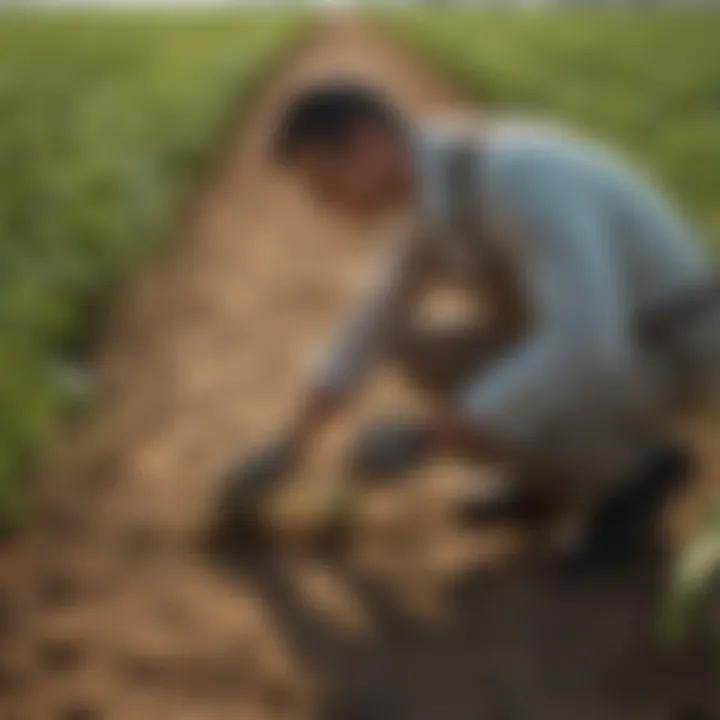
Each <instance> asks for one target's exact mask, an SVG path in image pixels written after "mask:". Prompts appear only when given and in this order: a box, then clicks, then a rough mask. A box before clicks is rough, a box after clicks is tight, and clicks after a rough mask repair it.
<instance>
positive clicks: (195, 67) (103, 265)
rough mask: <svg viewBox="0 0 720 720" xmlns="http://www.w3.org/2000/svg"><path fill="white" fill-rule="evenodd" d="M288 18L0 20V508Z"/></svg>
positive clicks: (293, 25) (6, 511) (282, 39)
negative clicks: (110, 300)
mask: <svg viewBox="0 0 720 720" xmlns="http://www.w3.org/2000/svg"><path fill="white" fill-rule="evenodd" d="M301 25H302V23H301V22H300V20H299V18H297V17H294V16H291V15H287V14H284V15H274V14H273V15H264V16H259V15H248V14H247V13H245V14H225V15H214V16H213V15H200V14H199V13H193V12H188V13H187V14H184V15H183V14H180V15H177V14H176V15H173V16H169V15H160V14H155V15H154V14H148V13H145V14H142V15H134V16H133V15H128V14H120V13H117V14H111V13H109V12H108V13H104V14H101V15H88V14H87V13H82V12H71V13H57V14H54V13H52V12H47V13H39V14H22V13H20V14H18V13H17V12H16V13H14V14H10V13H9V12H7V13H5V14H2V15H0V118H2V121H1V122H0V168H1V169H2V172H1V173H0V510H1V511H2V513H0V514H3V515H4V516H5V518H7V517H12V516H13V515H14V514H15V510H14V502H15V501H14V498H15V485H16V482H17V476H18V473H19V472H20V471H21V470H22V469H23V467H24V466H25V465H26V464H27V462H28V461H29V460H30V459H31V457H32V456H33V453H34V452H35V450H37V448H38V446H39V444H40V443H41V442H42V440H43V439H44V438H45V437H47V435H48V433H49V431H50V429H51V427H52V425H53V422H54V420H55V418H57V416H58V411H59V410H60V409H61V407H62V405H63V402H64V399H65V400H67V398H68V397H69V396H71V395H72V394H73V392H72V391H73V388H75V389H77V387H78V383H77V382H75V381H74V378H76V375H75V374H73V373H72V372H70V370H71V369H72V367H73V361H74V359H76V358H77V356H78V354H80V353H81V352H82V351H83V349H84V346H85V344H86V341H87V337H88V334H89V333H90V332H91V330H92V328H93V325H94V324H97V322H98V321H99V320H100V319H101V313H102V309H103V308H104V300H105V298H106V297H107V296H108V293H109V291H110V290H111V289H112V288H113V286H115V285H116V284H117V281H118V280H120V279H121V278H122V277H123V276H124V275H125V274H126V273H127V271H128V269H129V268H131V267H132V266H133V265H135V264H136V263H137V262H138V261H139V260H140V259H141V258H142V257H143V256H146V255H147V254H148V253H149V252H151V251H152V248H153V247H157V245H158V240H159V239H160V238H161V237H162V236H163V235H164V234H165V231H166V230H167V229H168V225H169V222H170V219H171V217H172V215H173V209H174V208H176V207H177V204H178V201H179V199H180V198H181V197H182V196H183V193H184V192H185V191H186V189H187V186H188V183H189V181H190V179H192V178H193V177H194V176H195V175H196V173H197V170H198V169H199V168H200V167H201V164H202V162H203V161H204V160H205V159H206V158H207V157H208V156H209V154H210V152H211V151H212V150H213V146H214V143H216V142H217V139H218V137H219V136H221V131H222V129H223V125H224V124H225V123H227V121H228V120H229V119H230V118H231V117H232V116H234V115H235V113H236V112H237V111H238V109H239V107H240V105H241V103H242V102H243V99H244V97H245V96H246V95H247V93H248V92H249V91H250V89H251V88H252V87H253V86H254V85H255V83H256V82H257V81H258V80H259V79H260V78H261V77H262V76H263V75H264V73H265V71H266V70H267V68H268V67H269V66H270V64H271V63H272V62H273V60H274V59H275V58H277V57H278V54H279V53H280V51H281V49H283V48H286V47H288V45H289V41H290V40H291V39H292V38H293V37H295V36H296V35H297V33H298V32H299V30H300V27H301Z"/></svg>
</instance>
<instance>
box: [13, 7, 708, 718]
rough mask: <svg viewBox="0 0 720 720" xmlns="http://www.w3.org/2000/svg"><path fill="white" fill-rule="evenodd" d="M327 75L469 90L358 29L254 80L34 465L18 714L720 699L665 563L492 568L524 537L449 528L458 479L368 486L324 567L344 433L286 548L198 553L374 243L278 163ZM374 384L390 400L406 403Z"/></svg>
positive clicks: (446, 92)
mask: <svg viewBox="0 0 720 720" xmlns="http://www.w3.org/2000/svg"><path fill="white" fill-rule="evenodd" d="M326 73H333V74H338V73H340V74H350V75H353V76H358V77H360V78H363V79H367V80H370V81H372V82H375V83H378V84H380V85H381V86H383V87H385V88H386V89H387V90H388V91H389V92H390V93H392V94H393V95H394V96H395V97H396V98H397V99H398V100H400V101H401V102H402V103H403V104H404V105H406V106H408V107H410V108H411V109H413V110H414V111H416V112H425V111H432V110H435V109H437V108H440V107H447V106H448V105H451V104H457V103H458V98H457V97H456V96H455V94H454V93H453V92H452V91H451V90H450V89H448V87H447V86H446V85H444V84H443V83H442V82H440V81H438V80H437V79H436V78H433V77H432V76H431V75H430V74H429V73H428V72H427V70H426V69H424V68H421V67H419V66H418V65H417V64H415V62H414V61H412V60H411V59H410V58H408V57H407V56H406V55H404V54H403V53H402V52H400V51H399V50H398V49H396V48H394V47H392V46H391V45H390V44H389V43H388V41H387V40H386V39H384V38H383V37H381V36H379V35H377V34H375V33H374V32H372V31H369V30H367V29H363V28H360V27H358V26H357V25H355V24H353V23H350V22H347V21H343V22H335V23H333V24H331V25H328V27H327V28H326V29H324V30H323V31H322V32H321V33H320V34H319V35H318V37H316V38H315V40H314V42H313V43H312V44H311V45H310V46H309V47H308V48H307V49H305V50H304V51H303V52H302V53H300V54H299V55H298V56H297V57H296V58H295V59H294V61H293V62H292V63H290V65H289V67H287V68H285V69H284V70H283V71H282V72H281V73H280V75H279V76H278V77H276V78H275V79H274V81H273V82H272V83H271V85H270V86H269V87H268V88H267V90H266V91H265V92H264V93H263V94H262V95H261V97H259V98H258V101H257V104H256V106H255V108H254V109H253V110H252V112H251V113H250V116H249V117H248V118H247V119H246V121H245V122H244V123H243V125H242V127H241V128H240V130H239V132H238V135H237V138H236V139H235V141H234V142H233V143H232V145H231V146H230V147H229V148H228V154H227V157H226V158H225V159H224V160H223V162H222V163H221V165H220V168H219V170H218V172H217V173H216V174H215V175H214V176H213V177H212V178H211V179H210V181H209V183H208V186H207V187H206V188H204V189H203V191H202V194H201V196H200V197H199V200H198V203H197V206H196V209H195V212H194V213H193V215H192V217H191V218H190V222H189V225H188V226H186V227H184V228H182V232H181V235H182V237H179V238H178V242H177V243H176V244H175V245H174V246H173V249H172V251H171V252H170V253H169V254H166V255H165V256H164V257H163V258H161V261H160V262H158V263H157V264H156V266H155V267H152V268H150V269H149V270H148V271H147V272H146V273H145V275H144V276H143V277H141V278H139V279H138V281H137V282H136V283H135V284H134V285H133V286H132V287H131V288H129V290H128V292H127V293H126V295H125V297H124V298H123V299H122V300H121V302H120V304H119V308H118V313H117V318H116V320H115V321H114V322H113V324H112V326H111V328H110V331H109V333H108V338H107V340H106V341H105V342H104V343H103V344H102V348H101V353H100V358H99V361H98V375H99V378H100V388H101V394H102V398H103V401H102V406H101V408H100V409H99V411H98V412H97V413H96V414H95V416H94V417H93V419H92V420H91V421H90V422H85V423H83V424H82V427H79V428H78V429H76V430H75V431H72V432H70V433H68V437H67V438H65V439H64V441H63V443H62V445H63V446H62V447H61V448H59V449H58V451H57V457H56V458H54V460H53V463H52V467H53V469H52V472H48V473H46V474H45V476H44V477H42V478H40V481H39V490H38V494H39V496H40V498H41V501H42V502H41V508H40V510H41V513H42V516H41V519H40V521H39V522H38V523H37V524H38V530H37V531H36V532H35V533H34V534H33V536H32V537H31V538H29V539H28V541H27V547H26V548H24V549H23V551H22V552H20V553H18V554H17V555H16V556H15V555H12V556H11V557H8V559H7V560H6V564H7V565H12V563H13V562H14V563H15V565H16V567H15V568H13V567H11V566H10V567H7V568H6V570H7V573H6V575H7V576H8V577H17V578H18V581H17V582H14V583H12V584H11V586H10V587H9V588H8V591H7V595H3V596H2V598H1V599H2V600H3V607H2V608H0V611H2V615H1V616H0V619H1V620H2V625H1V626H0V633H2V634H1V635H0V642H2V646H0V718H3V720H4V719H5V718H7V720H104V719H105V718H108V719H113V720H114V719H116V718H117V719H118V720H119V719H120V718H123V719H126V720H130V719H132V720H185V719H187V720H190V719H192V720H200V719H202V720H205V719H208V720H210V719H212V720H223V719H224V718H233V719H234V720H245V719H247V720H263V719H264V718H287V719H288V720H295V719H298V720H299V719H300V718H314V717H320V712H321V711H320V707H321V706H324V707H325V709H324V711H323V712H324V716H326V717H332V718H337V719H338V720H345V719H347V720H352V719H357V720H361V719H367V720H370V719H373V720H377V719H380V718H387V720H390V719H393V720H401V719H402V718H409V719H411V720H415V719H418V720H422V719H423V718H428V719H431V718H434V719H438V720H464V719H465V718H467V719H468V720H470V719H473V720H478V719H479V718H488V719H493V720H500V719H501V718H509V719H511V720H512V719H514V718H517V719H518V720H542V719H544V718H547V719H548V720H563V719H565V718H567V720H580V719H581V718H582V719H583V720H585V719H590V718H597V719H598V720H611V719H612V720H622V719H623V718H627V719H628V720H631V719H632V720H640V719H641V718H648V719H650V718H673V717H677V718H678V719H679V718H680V717H681V716H680V715H677V716H676V715H673V714H672V713H671V712H670V707H671V704H670V703H671V701H672V702H675V698H674V697H671V695H672V693H671V692H670V689H671V688H670V686H672V687H680V686H682V687H683V688H684V689H683V691H682V692H683V693H684V695H683V698H682V699H683V702H685V701H686V699H687V698H691V699H692V702H694V703H698V707H705V708H706V709H708V712H711V710H710V708H711V707H714V708H715V711H716V712H718V711H719V709H720V704H718V703H719V702H720V699H719V698H718V697H712V691H713V690H712V688H713V684H712V682H711V678H710V680H709V681H707V682H706V678H703V677H702V674H703V672H704V671H698V670H697V668H695V669H693V670H692V673H690V671H689V670H686V669H685V668H684V667H683V666H681V665H675V664H672V663H668V662H667V661H666V659H664V658H661V657H659V656H658V654H657V653H656V652H654V651H653V650H652V648H651V643H650V639H649V631H648V628H649V626H650V625H651V624H652V613H653V612H654V601H653V598H654V597H655V594H654V592H653V589H654V587H655V585H656V583H657V573H656V572H655V571H656V568H655V567H654V566H651V565H652V564H651V563H650V564H648V565H647V566H646V567H645V568H643V569H642V571H635V572H634V574H633V578H632V579H631V580H630V579H627V578H626V580H617V581H602V580H595V581H586V582H580V583H574V584H572V585H571V586H567V585H566V584H564V583H562V582H558V581H556V580H555V579H553V578H550V577H546V576H544V575H543V574H542V573H540V572H538V571H534V570H528V569H526V568H523V567H514V568H512V569H508V568H507V567H504V568H503V569H501V570H491V569H485V570H484V571H483V572H481V573H478V572H475V571H473V570H472V568H474V567H476V566H478V565H482V566H488V567H491V566H492V565H494V563H492V562H490V560H491V559H492V558H494V557H495V556H497V555H505V554H507V553H508V552H509V551H511V550H512V548H513V546H514V544H515V540H516V539H515V538H513V537H512V535H510V534H508V533H507V532H504V533H497V532H496V533H487V534H484V535H483V536H482V537H472V538H466V537H462V536H461V535H460V534H459V533H458V532H456V531H453V530H451V529H450V528H449V527H448V526H447V523H446V522H445V521H444V519H443V517H442V513H441V512H440V510H438V508H442V507H443V498H444V497H445V495H447V489H446V488H447V486H448V484H449V482H448V481H447V480H446V478H447V475H448V473H443V477H444V479H445V480H446V481H445V482H443V483H438V482H435V481H434V480H433V477H432V476H433V473H432V472H431V473H429V477H428V478H423V479H421V480H420V481H418V483H417V485H416V487H414V488H409V489H405V490H404V491H402V492H399V493H398V492H396V493H394V494H393V493H392V492H384V493H383V492H380V491H377V492H376V493H375V494H372V493H371V494H370V496H369V497H368V498H367V499H366V500H365V505H364V509H365V513H364V515H363V517H364V518H365V520H364V522H365V525H362V522H361V527H360V529H359V530H358V532H357V535H358V539H357V542H356V543H355V547H354V548H353V549H352V551H348V552H346V553H344V554H342V555H341V556H339V557H333V558H330V559H328V558H324V559H322V558H319V557H317V556H315V555H313V554H312V553H309V552H306V551H305V549H304V546H303V543H302V541H301V538H302V536H303V528H304V526H305V525H306V524H307V522H308V521H307V520H306V518H307V517H308V516H311V515H312V514H313V512H314V508H316V507H319V506H320V505H321V504H322V502H323V501H324V500H323V499H324V498H327V497H328V495H329V493H330V492H331V488H332V487H333V486H336V485H338V483H339V482H340V481H341V477H340V473H339V472H338V470H337V458H336V447H337V445H336V444H335V445H334V444H333V443H332V442H330V443H328V448H326V449H324V450H322V451H321V452H320V453H319V458H318V460H316V461H315V462H314V463H313V464H312V466H311V467H310V468H308V469H307V470H306V471H305V472H304V473H303V476H302V477H301V478H299V479H298V482H297V483H296V485H295V486H294V488H291V489H290V490H289V491H288V493H286V496H285V497H284V498H281V500H280V501H279V502H278V505H277V507H276V508H275V509H274V512H273V514H272V516H271V519H270V522H271V523H274V525H275V527H276V529H277V532H278V534H279V536H280V537H281V538H283V540H282V541H281V542H280V546H281V547H280V548H278V549H277V551H276V552H274V553H273V554H272V555H263V554H259V553H257V554H251V556H250V557H247V558H245V559H244V560H238V562H237V563H236V565H235V567H234V568H232V570H231V571H228V569H227V568H220V567H218V566H217V565H216V564H214V563H212V562H210V561H209V560H208V558H207V557H205V556H203V555H202V553H201V550H200V548H199V544H198V542H197V537H198V529H199V528H200V527H201V526H202V525H203V522H204V520H205V518H206V515H207V513H208V510H209V507H210V502H211V499H212V493H211V488H212V484H213V481H214V479H215V477H216V475H217V473H218V472H219V471H220V470H221V469H222V468H223V467H224V466H225V464H226V463H227V462H228V460H229V459H230V458H231V457H232V456H233V455H234V453H235V452H236V451H237V450H238V449H240V448H243V447H244V446H246V444H248V443H250V442H252V441H253V440H257V439H259V438H261V437H262V436H263V433H264V432H265V431H266V430H268V429H270V428H272V427H273V425H274V423H275V422H277V421H278V420H279V419H280V418H281V417H282V414H283V412H284V411H285V410H287V408H288V406H289V403H290V402H291V400H292V397H293V393H294V391H295V390H296V389H297V388H298V386H299V385H300V383H301V379H302V377H303V374H304V372H305V370H306V368H307V363H308V361H309V360H310V358H311V357H312V351H313V348H314V347H315V344H316V342H317V341H318V340H320V339H321V338H322V337H323V336H324V334H326V333H327V331H328V330H329V328H330V327H331V326H332V324H333V322H334V321H335V320H336V319H337V316H338V315H339V314H340V313H341V312H342V308H343V307H344V306H345V305H346V303H347V301H348V299H349V298H350V296H351V295H352V294H353V291H354V289H355V288H356V286H357V284H358V280H359V278H360V277H361V275H362V270H363V268H364V267H365V265H366V262H367V259H368V258H369V257H370V256H371V255H372V254H373V252H374V248H373V247H371V246H369V245H368V244H367V243H363V242H362V241H361V240H360V238H359V237H358V235H357V233H355V232H353V231H352V230H351V229H349V228H346V227H343V226H341V225H339V224H337V223H336V222H334V221H333V220H331V219H328V218H325V217H321V216H319V215H317V214H316V213H315V212H314V211H313V210H312V209H311V208H309V207H307V206H306V205H305V204H304V203H303V201H302V200H301V199H300V198H298V197H297V196H296V194H295V193H294V191H293V189H292V188H289V187H287V186H286V185H285V184H284V183H283V180H282V179H281V178H279V177H277V175H276V174H275V173H274V171H273V170H272V169H271V168H270V167H268V164H267V162H266V158H265V155H264V152H265V145H264V140H265V139H266V137H267V131H268V129H269V127H270V126H271V123H272V119H273V117H274V113H275V111H276V109H277V108H278V106H279V105H280V104H281V103H282V100H283V98H284V97H286V96H287V93H288V92H289V90H290V89H291V88H292V87H294V86H295V85H296V84H297V83H299V82H303V81H304V80H306V79H307V78H308V77H310V76H313V75H315V74H326ZM380 386H381V387H380V388H379V389H378V390H377V391H376V392H375V394H374V395H373V399H372V400H371V401H370V406H371V407H376V406H378V405H381V406H384V403H386V402H388V400H389V398H390V397H395V396H398V395H399V396H402V390H401V389H398V388H396V387H395V386H394V384H393V383H392V382H391V381H389V382H388V383H386V384H385V385H383V383H382V382H381V383H380ZM449 474H452V473H449ZM434 475H435V476H437V471H435V473H434ZM514 564H515V565H517V563H514ZM701 668H702V666H701ZM668 673H671V674H670V675H669V674H668ZM683 673H684V674H691V675H692V678H691V680H692V682H691V683H690V685H688V683H687V682H685V681H684V680H683V681H681V677H680V676H681V675H682V674H683ZM668 678H673V682H671V683H668ZM691 686H692V687H691ZM712 703H715V705H712ZM688 717H690V716H688ZM693 717H695V716H693ZM702 717H705V716H702ZM707 717H717V715H708V716H707Z"/></svg>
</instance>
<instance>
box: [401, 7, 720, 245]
mask: <svg viewBox="0 0 720 720" xmlns="http://www.w3.org/2000/svg"><path fill="white" fill-rule="evenodd" d="M390 21H391V24H392V26H393V29H395V30H398V31H399V32H400V34H401V36H402V37H404V38H405V39H406V40H407V41H409V42H410V44H411V45H413V46H415V47H416V48H419V49H420V50H421V52H422V53H423V54H424V55H426V56H428V57H429V58H430V59H431V61H432V62H433V63H434V64H437V65H439V66H440V67H441V68H442V69H444V70H445V71H446V72H447V73H448V74H449V76H450V77H451V78H452V79H453V80H454V81H455V82H456V83H458V84H459V85H460V86H461V87H462V88H463V89H464V90H465V91H466V92H467V93H468V94H469V95H470V96H471V97H476V98H478V99H479V100H480V101H481V102H482V103H483V104H486V105H489V106H492V107H495V106H500V107H503V108H510V109H512V110H516V109H517V110H520V111H531V112H534V113H541V114H546V115H549V116H551V117H558V118H561V119H563V120H569V121H571V122H572V123H574V124H576V125H577V126H578V127H580V128H581V129H584V130H586V131H589V132H591V133H595V134H598V135H599V136H601V137H605V138H608V139H610V140H611V141H613V142H614V143H617V144H619V145H620V146H621V147H623V148H625V149H626V150H628V151H629V152H630V153H631V154H633V155H634V156H635V157H636V158H637V159H638V160H639V161H640V162H641V163H643V164H644V165H645V166H646V167H647V168H648V169H649V170H650V171H651V173H653V174H655V175H656V176H658V177H659V178H661V179H662V180H663V181H664V183H665V185H666V187H668V188H669V189H670V190H671V191H672V192H674V194H675V195H676V196H677V197H679V199H680V200H681V201H682V203H683V204H684V206H685V207H686V208H688V209H689V210H690V212H691V213H692V214H693V215H694V217H695V218H696V219H697V220H698V222H699V223H700V225H701V226H702V228H703V229H704V230H705V231H706V234H707V235H708V236H710V237H720V202H719V200H720V45H718V37H720V13H714V12H712V11H678V10H676V11H672V10H669V11H668V10H665V11H647V10H646V11H639V12H638V11H630V10H625V11H623V10H608V11H598V10H586V11H568V10H567V9H565V10H563V11H542V12H537V13H533V12H528V13H507V12H505V13H502V12H489V11H486V12H477V11H475V12H472V11H467V10H456V11H445V12H442V11H433V10H422V11H420V10H413V11H412V12H404V13H400V14H394V15H391V16H390Z"/></svg>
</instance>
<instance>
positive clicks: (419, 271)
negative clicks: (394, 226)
mask: <svg viewBox="0 0 720 720" xmlns="http://www.w3.org/2000/svg"><path fill="white" fill-rule="evenodd" d="M428 253H429V248H428V245H427V243H426V241H425V238H424V237H423V235H422V233H420V232H419V231H417V232H411V233H408V234H407V236H405V237H403V238H401V240H400V241H399V242H398V243H396V245H394V246H393V247H392V248H390V251H389V252H388V253H386V255H385V256H383V257H382V258H381V260H380V262H379V264H378V266H377V268H376V270H375V272H374V273H373V274H372V276H371V281H370V283H369V284H368V286H367V287H366V289H365V292H364V293H363V295H362V297H361V300H360V303H359V305H358V307H357V308H356V310H355V311H354V313H352V314H351V316H350V318H349V320H348V321H346V323H345V324H344V325H343V327H342V328H341V329H340V331H339V332H338V334H337V335H336V337H335V338H334V339H333V341H332V342H331V344H330V347H329V349H328V350H327V351H326V352H325V353H324V354H323V356H322V358H321V362H320V363H319V365H318V366H317V367H316V369H315V372H314V374H313V376H312V378H311V381H310V386H309V390H308V391H307V392H306V394H305V397H304V398H303V400H302V401H301V404H300V406H299V408H298V409H297V410H296V412H295V414H294V416H293V417H292V419H291V422H290V425H289V429H288V430H287V433H286V436H287V438H288V439H289V441H290V442H291V443H292V444H293V445H294V447H295V448H296V449H298V450H300V449H302V448H304V447H305V446H306V445H307V444H308V443H309V442H311V441H312V439H313V438H314V437H315V436H316V435H317V434H318V432H319V431H320V430H322V428H323V427H324V426H325V425H326V424H327V423H328V421H329V420H330V419H331V418H332V417H334V416H335V415H336V414H337V413H338V412H339V411H340V410H341V409H342V408H343V407H344V406H345V405H346V403H347V401H348V400H349V398H350V397H351V396H352V395H353V394H354V393H355V391H356V390H357V389H358V388H359V387H360V385H361V384H362V382H363V380H364V379H365V378H366V376H367V375H368V373H369V371H370V370H371V369H372V368H373V366H374V365H375V363H376V361H377V360H378V359H380V358H381V356H382V355H383V354H384V352H385V351H386V349H387V348H388V346H389V345H390V344H391V343H392V341H393V338H394V336H395V335H396V333H397V331H398V328H400V327H401V326H402V325H403V324H404V323H405V322H407V320H408V317H409V315H410V313H411V311H412V308H413V306H414V301H415V299H416V297H417V295H418V294H419V292H420V290H421V289H422V287H423V286H424V285H425V282H426V280H427V277H428V274H429V271H430V265H429V262H428V261H429V258H428Z"/></svg>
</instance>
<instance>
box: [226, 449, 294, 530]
mask: <svg viewBox="0 0 720 720" xmlns="http://www.w3.org/2000/svg"><path fill="white" fill-rule="evenodd" d="M298 456H299V451H298V447H297V443H296V442H295V440H294V438H293V437H282V438H280V439H276V440H273V441H272V442H269V443H267V444H266V445H263V446H262V447H260V448H259V449H257V450H255V451H253V452H251V453H250V454H249V455H248V456H247V457H245V458H243V459H241V460H240V461H239V462H237V463H236V464H235V465H233V466H232V467H231V468H230V470H229V471H228V472H227V474H226V475H225V477H224V479H223V481H222V487H221V489H220V493H221V494H220V498H219V501H220V507H219V511H220V513H221V515H222V516H223V517H224V518H227V519H230V518H237V519H240V518H243V517H245V518H247V517H252V516H254V515H256V514H257V512H258V510H259V509H260V506H261V505H262V504H263V503H264V502H265V501H266V500H267V498H268V496H269V495H270V494H271V493H272V492H273V491H274V490H275V488H276V487H277V486H278V484H279V483H280V482H281V481H282V480H283V479H284V478H285V477H287V475H288V474H289V473H290V472H292V470H293V469H294V468H295V465H296V463H297V460H298Z"/></svg>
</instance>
